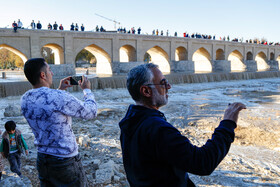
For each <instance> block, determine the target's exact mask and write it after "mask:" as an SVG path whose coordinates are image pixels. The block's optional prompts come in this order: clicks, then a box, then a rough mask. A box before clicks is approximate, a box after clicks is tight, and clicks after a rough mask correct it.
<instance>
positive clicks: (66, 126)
mask: <svg viewBox="0 0 280 187" xmlns="http://www.w3.org/2000/svg"><path fill="white" fill-rule="evenodd" d="M83 92H84V99H85V102H82V101H80V100H78V99H77V98H75V97H74V96H73V95H71V94H69V93H68V92H66V91H63V90H55V89H50V88H47V87H40V88H37V89H31V90H29V91H27V92H26V93H25V94H24V95H23V96H22V98H21V109H22V114H23V115H24V117H25V118H26V120H27V121H28V123H29V125H30V127H31V128H32V131H33V133H34V135H35V140H34V144H35V145H36V146H37V149H38V152H40V153H44V154H49V155H54V156H59V157H72V156H75V155H77V154H78V145H77V143H76V138H75V135H74V133H73V130H72V117H79V118H83V119H93V118H95V117H96V115H97V105H96V102H95V100H94V96H93V94H92V92H91V90H90V89H84V90H83Z"/></svg>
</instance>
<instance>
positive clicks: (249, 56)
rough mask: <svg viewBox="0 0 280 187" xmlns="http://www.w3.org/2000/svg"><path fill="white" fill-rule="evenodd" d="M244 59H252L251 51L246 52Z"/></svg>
mask: <svg viewBox="0 0 280 187" xmlns="http://www.w3.org/2000/svg"><path fill="white" fill-rule="evenodd" d="M246 60H253V53H252V52H251V51H248V52H247V54H246Z"/></svg>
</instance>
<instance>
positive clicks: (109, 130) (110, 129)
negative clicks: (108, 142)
mask: <svg viewBox="0 0 280 187" xmlns="http://www.w3.org/2000/svg"><path fill="white" fill-rule="evenodd" d="M102 132H103V133H104V135H112V136H119V133H120V129H119V126H117V125H115V124H114V125H111V124H106V125H104V126H103V130H102Z"/></svg>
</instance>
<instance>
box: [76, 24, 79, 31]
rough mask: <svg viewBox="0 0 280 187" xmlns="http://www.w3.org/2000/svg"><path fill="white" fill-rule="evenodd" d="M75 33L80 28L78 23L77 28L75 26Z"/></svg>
mask: <svg viewBox="0 0 280 187" xmlns="http://www.w3.org/2000/svg"><path fill="white" fill-rule="evenodd" d="M75 31H79V26H78V23H76V26H75Z"/></svg>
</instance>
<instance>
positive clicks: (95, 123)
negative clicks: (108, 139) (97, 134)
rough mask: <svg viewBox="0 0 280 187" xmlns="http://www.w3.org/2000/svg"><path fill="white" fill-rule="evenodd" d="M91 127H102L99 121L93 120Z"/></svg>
mask: <svg viewBox="0 0 280 187" xmlns="http://www.w3.org/2000/svg"><path fill="white" fill-rule="evenodd" d="M93 125H96V126H97V127H102V123H101V122H100V121H99V120H95V121H94V122H93Z"/></svg>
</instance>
